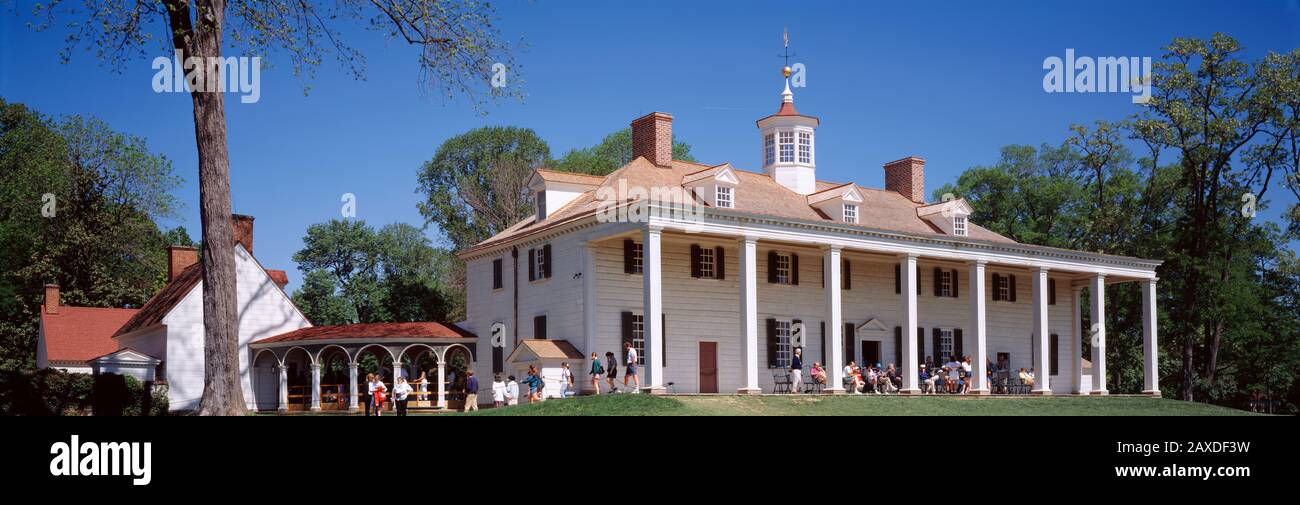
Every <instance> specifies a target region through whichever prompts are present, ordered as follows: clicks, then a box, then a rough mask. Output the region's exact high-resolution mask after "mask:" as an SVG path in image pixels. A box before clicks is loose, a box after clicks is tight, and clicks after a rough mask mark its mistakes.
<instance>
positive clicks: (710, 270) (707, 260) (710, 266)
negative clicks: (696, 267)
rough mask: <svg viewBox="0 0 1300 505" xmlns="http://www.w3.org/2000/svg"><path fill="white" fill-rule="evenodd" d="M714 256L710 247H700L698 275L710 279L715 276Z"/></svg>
mask: <svg viewBox="0 0 1300 505" xmlns="http://www.w3.org/2000/svg"><path fill="white" fill-rule="evenodd" d="M713 260H714V256H713V248H712V247H702V248H700V277H704V278H706V279H712V278H714V277H717V269H716V268H714V261H713Z"/></svg>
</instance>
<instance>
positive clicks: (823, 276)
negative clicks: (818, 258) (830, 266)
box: [822, 256, 826, 288]
mask: <svg viewBox="0 0 1300 505" xmlns="http://www.w3.org/2000/svg"><path fill="white" fill-rule="evenodd" d="M822 287H823V288H825V287H826V257H825V256H822Z"/></svg>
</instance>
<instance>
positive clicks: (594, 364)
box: [590, 351, 605, 395]
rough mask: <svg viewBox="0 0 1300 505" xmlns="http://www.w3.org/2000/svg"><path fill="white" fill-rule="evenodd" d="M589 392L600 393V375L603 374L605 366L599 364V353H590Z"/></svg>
mask: <svg viewBox="0 0 1300 505" xmlns="http://www.w3.org/2000/svg"><path fill="white" fill-rule="evenodd" d="M590 375H591V394H594V395H598V394H600V377H601V376H602V375H605V367H603V366H601V365H600V355H598V354H596V353H595V351H593V352H592V353H591V372H590Z"/></svg>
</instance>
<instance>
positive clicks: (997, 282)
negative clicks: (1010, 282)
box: [993, 274, 1002, 302]
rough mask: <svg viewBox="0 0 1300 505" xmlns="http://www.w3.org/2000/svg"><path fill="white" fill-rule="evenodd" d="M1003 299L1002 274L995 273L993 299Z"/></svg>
mask: <svg viewBox="0 0 1300 505" xmlns="http://www.w3.org/2000/svg"><path fill="white" fill-rule="evenodd" d="M1000 300H1002V276H1001V275H998V274H993V301H995V302H996V301H1000Z"/></svg>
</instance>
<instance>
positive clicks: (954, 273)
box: [952, 268, 961, 298]
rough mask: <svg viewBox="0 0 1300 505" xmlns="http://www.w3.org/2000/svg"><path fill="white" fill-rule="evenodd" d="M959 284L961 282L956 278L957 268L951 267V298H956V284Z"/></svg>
mask: <svg viewBox="0 0 1300 505" xmlns="http://www.w3.org/2000/svg"><path fill="white" fill-rule="evenodd" d="M959 284H961V281H959V280H957V269H956V268H954V269H952V297H953V298H957V285H959Z"/></svg>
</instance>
